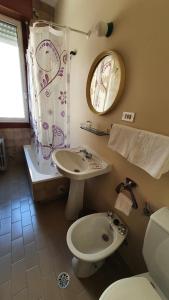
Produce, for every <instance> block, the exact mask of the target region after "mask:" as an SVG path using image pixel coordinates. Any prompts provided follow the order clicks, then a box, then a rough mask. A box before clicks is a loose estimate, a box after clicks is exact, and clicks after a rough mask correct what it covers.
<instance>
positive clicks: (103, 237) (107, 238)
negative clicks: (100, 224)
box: [102, 233, 109, 242]
mask: <svg viewBox="0 0 169 300" xmlns="http://www.w3.org/2000/svg"><path fill="white" fill-rule="evenodd" d="M102 239H103V241H105V242H108V241H109V237H108V235H107V234H105V233H103V234H102Z"/></svg>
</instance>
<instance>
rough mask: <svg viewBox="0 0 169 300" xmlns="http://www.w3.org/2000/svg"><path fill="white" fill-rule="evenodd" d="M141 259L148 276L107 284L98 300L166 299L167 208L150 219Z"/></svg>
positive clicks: (168, 294) (168, 284)
mask: <svg viewBox="0 0 169 300" xmlns="http://www.w3.org/2000/svg"><path fill="white" fill-rule="evenodd" d="M143 256H144V260H145V262H146V265H147V269H148V271H149V272H147V273H144V274H140V275H137V276H134V277H130V278H126V279H121V280H118V281H116V282H114V283H113V284H111V285H110V286H109V287H108V288H107V289H106V290H105V291H104V292H103V294H102V295H101V297H100V300H124V299H130V300H135V299H137V300H142V299H145V300H146V299H147V300H167V299H169V276H168V274H169V208H168V207H163V208H161V209H159V210H158V211H156V212H155V213H154V214H152V215H151V217H150V220H149V223H148V226H147V230H146V234H145V237H144V245H143Z"/></svg>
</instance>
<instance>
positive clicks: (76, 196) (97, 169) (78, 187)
mask: <svg viewBox="0 0 169 300" xmlns="http://www.w3.org/2000/svg"><path fill="white" fill-rule="evenodd" d="M52 159H53V162H54V163H55V164H56V165H57V168H58V170H59V172H60V173H61V174H62V175H64V176H65V177H68V178H70V190H69V197H68V201H67V205H66V218H67V219H68V220H76V219H77V218H78V214H79V212H80V210H81V209H82V208H83V194H84V184H85V180H86V179H89V178H92V177H96V176H99V175H102V174H106V173H108V172H110V171H111V166H110V165H109V164H108V163H107V162H106V161H104V160H103V159H102V158H101V157H100V156H99V155H98V154H97V153H96V152H94V151H93V150H92V149H90V148H89V147H86V146H84V147H78V148H72V149H61V150H54V151H53V153H52Z"/></svg>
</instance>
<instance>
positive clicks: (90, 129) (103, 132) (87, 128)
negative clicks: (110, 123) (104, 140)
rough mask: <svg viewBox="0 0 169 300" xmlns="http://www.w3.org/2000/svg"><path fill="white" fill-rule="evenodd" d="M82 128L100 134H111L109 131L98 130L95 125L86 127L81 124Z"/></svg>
mask: <svg viewBox="0 0 169 300" xmlns="http://www.w3.org/2000/svg"><path fill="white" fill-rule="evenodd" d="M80 128H81V129H83V130H86V131H89V132H91V133H93V134H96V135H99V136H103V135H109V133H108V132H106V131H102V130H98V129H96V128H93V127H85V126H82V125H81V126H80Z"/></svg>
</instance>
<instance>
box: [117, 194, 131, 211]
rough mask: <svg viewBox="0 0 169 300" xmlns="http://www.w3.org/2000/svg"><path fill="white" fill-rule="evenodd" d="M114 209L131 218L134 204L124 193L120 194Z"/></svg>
mask: <svg viewBox="0 0 169 300" xmlns="http://www.w3.org/2000/svg"><path fill="white" fill-rule="evenodd" d="M114 207H115V208H116V209H118V210H119V211H121V212H122V213H123V214H125V215H126V216H129V214H130V212H131V209H132V202H131V200H130V198H128V197H127V196H126V195H125V194H124V193H119V194H118V196H117V199H116V202H115V206H114Z"/></svg>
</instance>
